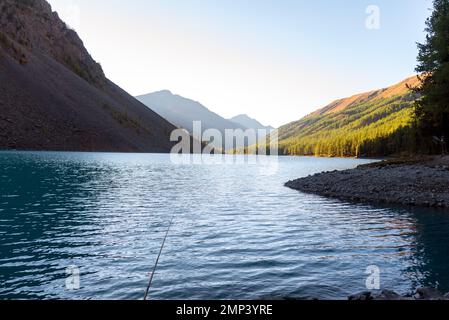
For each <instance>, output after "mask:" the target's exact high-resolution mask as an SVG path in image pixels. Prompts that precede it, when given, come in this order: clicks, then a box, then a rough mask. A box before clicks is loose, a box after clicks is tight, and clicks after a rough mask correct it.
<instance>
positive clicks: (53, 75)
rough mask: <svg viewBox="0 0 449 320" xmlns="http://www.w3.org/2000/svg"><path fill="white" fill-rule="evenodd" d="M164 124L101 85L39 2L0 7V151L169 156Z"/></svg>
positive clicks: (94, 68)
mask: <svg viewBox="0 0 449 320" xmlns="http://www.w3.org/2000/svg"><path fill="white" fill-rule="evenodd" d="M173 129H174V126H172V125H171V124H170V123H168V122H167V121H166V120H164V119H163V118H161V117H160V116H159V115H157V114H156V113H154V112H153V111H151V110H150V109H148V108H147V107H146V106H144V105H143V104H141V103H140V102H139V101H137V100H136V99H135V98H133V97H132V96H130V95H129V94H127V93H126V92H125V91H124V90H122V89H121V88H119V87H118V86H116V85H115V84H114V83H112V82H111V81H110V80H108V79H107V78H106V77H105V75H104V73H103V70H102V68H101V66H100V65H99V64H98V63H96V62H95V61H94V60H93V59H92V57H91V56H90V54H89V53H88V52H87V50H86V49H85V47H84V45H83V42H82V41H81V39H80V38H79V37H78V35H77V34H76V32H74V31H73V30H70V29H69V28H68V27H67V26H66V24H65V23H64V22H63V21H61V20H60V18H59V17H58V15H57V13H55V12H52V9H51V7H50V5H49V4H48V3H47V2H46V1H44V0H0V149H22V150H23V149H25V150H58V151H59V150H61V151H122V152H168V151H169V150H170V148H171V146H172V143H170V141H169V136H170V133H171V131H172V130H173Z"/></svg>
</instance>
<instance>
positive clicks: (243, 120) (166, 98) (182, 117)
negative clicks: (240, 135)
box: [136, 90, 273, 145]
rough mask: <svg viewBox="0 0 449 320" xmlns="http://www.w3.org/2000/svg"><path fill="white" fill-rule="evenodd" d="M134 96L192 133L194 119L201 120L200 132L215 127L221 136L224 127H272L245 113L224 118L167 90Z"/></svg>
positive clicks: (250, 142)
mask: <svg viewBox="0 0 449 320" xmlns="http://www.w3.org/2000/svg"><path fill="white" fill-rule="evenodd" d="M136 98H137V99H138V100H139V101H141V102H142V103H144V104H145V105H146V106H148V107H149V108H151V109H152V110H154V111H155V112H156V113H158V114H159V115H160V116H161V117H163V118H164V119H167V120H168V121H169V122H171V123H172V124H173V125H175V126H177V127H180V128H183V129H186V130H187V131H189V132H190V133H191V134H192V133H193V122H194V121H201V129H202V133H203V132H204V131H205V130H208V129H217V130H219V131H220V132H221V133H222V135H223V137H224V136H225V130H226V129H230V130H237V129H241V130H247V129H255V130H258V129H267V133H269V132H270V131H271V130H272V129H273V128H272V127H266V126H264V125H262V124H261V123H260V122H258V121H257V120H255V119H252V118H250V117H249V116H247V115H239V116H237V117H234V118H232V119H225V118H223V117H221V116H220V115H218V114H216V113H214V112H212V111H211V110H209V109H208V108H206V107H205V106H204V105H202V104H201V103H199V102H197V101H194V100H191V99H188V98H184V97H182V96H180V95H176V94H173V93H172V92H170V91H168V90H163V91H158V92H154V93H150V94H146V95H141V96H137V97H136ZM254 143H256V141H251V139H250V140H249V141H248V144H249V145H251V144H254ZM220 145H221V144H220Z"/></svg>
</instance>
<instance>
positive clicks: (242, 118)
mask: <svg viewBox="0 0 449 320" xmlns="http://www.w3.org/2000/svg"><path fill="white" fill-rule="evenodd" d="M229 120H230V121H232V122H235V123H237V124H239V125H241V126H243V127H246V128H250V129H255V130H258V129H265V130H267V131H271V130H274V128H273V127H271V126H264V125H263V124H261V123H260V122H259V121H257V120H256V119H253V118H251V117H249V116H248V115H246V114H241V115H238V116H235V117H233V118H231V119H229Z"/></svg>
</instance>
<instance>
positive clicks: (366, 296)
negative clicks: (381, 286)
mask: <svg viewBox="0 0 449 320" xmlns="http://www.w3.org/2000/svg"><path fill="white" fill-rule="evenodd" d="M348 300H349V301H416V300H428V301H429V300H449V293H446V294H442V293H441V292H440V291H438V290H437V289H435V288H419V289H418V290H416V292H415V293H414V294H412V295H405V296H403V295H400V294H398V293H396V292H394V291H391V290H382V292H381V293H378V294H375V293H373V292H370V291H364V292H360V293H357V294H354V295H351V296H349V297H348Z"/></svg>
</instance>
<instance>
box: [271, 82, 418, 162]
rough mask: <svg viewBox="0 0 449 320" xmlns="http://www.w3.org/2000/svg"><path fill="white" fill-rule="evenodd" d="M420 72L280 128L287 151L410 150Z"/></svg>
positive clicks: (373, 153) (339, 154)
mask: <svg viewBox="0 0 449 320" xmlns="http://www.w3.org/2000/svg"><path fill="white" fill-rule="evenodd" d="M417 83H418V80H417V77H412V78H409V79H406V80H405V81H403V82H401V83H399V84H397V85H395V86H392V87H389V88H386V89H381V90H376V91H372V92H368V93H363V94H359V95H356V96H353V97H350V98H346V99H341V100H337V101H335V102H333V103H331V104H330V105H328V106H327V107H325V108H323V109H320V110H318V111H316V112H314V113H313V114H311V115H308V116H306V117H305V118H303V119H301V120H299V121H297V122H293V123H290V124H288V125H285V126H283V127H281V128H280V129H279V150H280V154H284V155H314V156H326V157H350V156H356V157H367V156H384V155H390V154H394V153H399V152H402V151H409V150H410V148H411V147H412V146H413V144H414V137H413V134H412V130H411V126H410V124H411V119H412V114H413V102H414V99H415V96H414V94H413V93H412V92H411V91H410V90H409V89H408V86H415V85H417Z"/></svg>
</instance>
